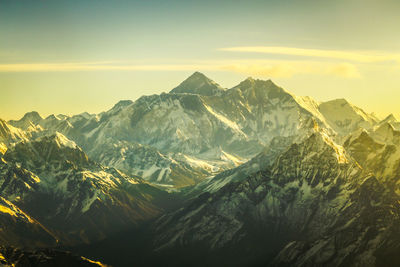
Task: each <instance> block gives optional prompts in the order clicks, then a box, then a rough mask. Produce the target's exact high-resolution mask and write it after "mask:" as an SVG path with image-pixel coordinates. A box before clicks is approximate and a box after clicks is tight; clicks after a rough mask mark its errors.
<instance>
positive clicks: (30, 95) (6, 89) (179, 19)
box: [0, 0, 400, 120]
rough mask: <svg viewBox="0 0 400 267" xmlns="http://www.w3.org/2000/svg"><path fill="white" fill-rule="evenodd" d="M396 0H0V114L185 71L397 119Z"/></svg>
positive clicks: (99, 106)
mask: <svg viewBox="0 0 400 267" xmlns="http://www.w3.org/2000/svg"><path fill="white" fill-rule="evenodd" d="M398 14H400V1H398V0H335V1H324V0H318V1H316V0H302V1H300V0H298V1H295V0H292V1H288V0H279V1H274V0H270V1H268V0H262V1H256V0H247V1H235V0H230V1H224V0H219V1H208V0H203V1H191V0H185V1H177V0H171V1H168V0H163V1H153V0H148V1H134V0H68V1H66V0H64V1H61V0H0V118H2V119H6V120H8V119H18V118H20V117H22V116H23V114H25V113H26V112H29V111H33V110H35V111H38V112H39V113H40V114H41V115H42V116H44V117H45V116H48V115H50V114H53V113H54V114H60V113H62V114H67V115H73V114H78V113H81V112H84V111H87V112H90V113H99V112H102V111H105V110H108V109H109V108H111V107H112V106H113V105H114V104H115V103H117V102H118V101H119V100H122V99H131V100H135V99H137V98H139V97H140V96H142V95H151V94H159V93H161V92H168V91H169V90H171V89H172V88H174V87H175V86H177V85H178V84H179V83H180V82H182V81H183V80H184V79H185V78H187V77H188V76H189V75H190V74H192V73H193V72H194V71H200V72H202V73H204V74H205V75H207V76H208V77H210V78H211V79H213V80H215V81H216V82H218V83H219V84H220V85H221V86H223V87H226V88H230V87H233V86H235V85H236V84H238V83H239V82H240V81H242V80H243V79H245V78H247V77H249V76H252V77H254V78H258V79H272V80H273V81H274V82H275V83H277V84H278V85H280V86H281V87H283V88H285V89H286V90H288V91H290V92H292V93H294V94H296V95H300V96H305V95H308V96H311V97H313V98H315V99H316V100H318V101H327V100H331V99H335V98H346V99H347V100H348V101H350V102H351V103H353V104H355V105H357V106H360V107H361V108H363V109H365V110H366V111H367V112H375V113H376V114H377V115H378V116H380V117H381V118H383V117H385V116H386V115H388V114H390V113H393V114H394V115H395V116H396V117H397V118H398V119H400V105H399V100H400V34H398V27H399V25H400V16H399V15H398Z"/></svg>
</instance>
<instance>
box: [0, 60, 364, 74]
mask: <svg viewBox="0 0 400 267" xmlns="http://www.w3.org/2000/svg"><path fill="white" fill-rule="evenodd" d="M198 70H200V71H230V72H237V73H241V74H245V75H250V76H255V77H264V78H289V77H292V76H294V75H334V76H340V77H344V78H357V77H360V76H361V75H360V73H359V71H358V69H357V67H356V66H355V65H353V64H349V63H329V62H318V61H289V60H254V59H252V60H214V61H207V60H202V61H200V60H197V61H192V62H187V63H185V64H147V65H146V64H132V63H126V62H125V63H124V62H117V61H113V62H108V61H107V62H106V61H105V62H76V63H29V64H28V63H27V64H0V72H77V71H198Z"/></svg>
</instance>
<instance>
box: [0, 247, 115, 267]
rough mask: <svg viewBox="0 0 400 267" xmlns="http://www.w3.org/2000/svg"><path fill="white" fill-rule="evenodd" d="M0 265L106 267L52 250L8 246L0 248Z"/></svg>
mask: <svg viewBox="0 0 400 267" xmlns="http://www.w3.org/2000/svg"><path fill="white" fill-rule="evenodd" d="M0 264H2V266H28V267H29V266H59V267H69V266H86V267H96V266H97V267H100V266H104V267H105V266H107V265H105V264H102V263H101V262H98V261H93V260H90V259H87V258H84V257H80V256H77V255H74V254H72V253H71V252H68V251H61V250H54V249H40V250H39V249H37V250H21V249H18V248H14V247H9V246H7V247H6V246H0Z"/></svg>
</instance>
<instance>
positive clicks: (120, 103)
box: [112, 100, 133, 110]
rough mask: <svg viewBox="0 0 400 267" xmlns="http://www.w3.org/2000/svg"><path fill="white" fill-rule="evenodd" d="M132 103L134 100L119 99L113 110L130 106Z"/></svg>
mask: <svg viewBox="0 0 400 267" xmlns="http://www.w3.org/2000/svg"><path fill="white" fill-rule="evenodd" d="M132 103H133V101H132V100H120V101H118V103H117V104H115V105H114V107H113V108H112V110H115V109H120V108H124V107H126V106H129V105H130V104H132Z"/></svg>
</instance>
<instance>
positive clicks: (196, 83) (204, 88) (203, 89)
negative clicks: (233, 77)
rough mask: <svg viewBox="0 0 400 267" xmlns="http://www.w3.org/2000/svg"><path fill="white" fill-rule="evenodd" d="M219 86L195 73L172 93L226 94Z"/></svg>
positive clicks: (201, 74)
mask: <svg viewBox="0 0 400 267" xmlns="http://www.w3.org/2000/svg"><path fill="white" fill-rule="evenodd" d="M224 90H225V89H224V88H222V87H221V86H220V85H219V84H217V83H216V82H214V81H213V80H211V79H209V78H208V77H206V76H205V75H204V74H203V73H200V72H195V73H193V74H192V75H191V76H190V77H189V78H187V79H186V80H185V81H183V82H182V83H181V84H180V85H178V86H177V87H175V88H174V89H172V90H171V91H170V93H174V94H182V93H188V94H196V95H206V96H207V95H208V96H210V95H220V94H222V93H223V92H224Z"/></svg>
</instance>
